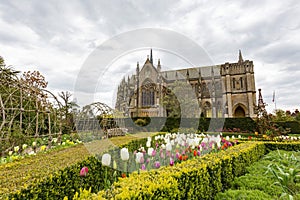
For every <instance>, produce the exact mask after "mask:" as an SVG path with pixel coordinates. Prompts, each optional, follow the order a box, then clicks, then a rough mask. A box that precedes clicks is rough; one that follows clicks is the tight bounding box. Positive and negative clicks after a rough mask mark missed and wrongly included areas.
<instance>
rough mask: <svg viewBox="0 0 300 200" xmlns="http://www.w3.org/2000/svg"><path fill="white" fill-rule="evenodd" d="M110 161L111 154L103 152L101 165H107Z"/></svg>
mask: <svg viewBox="0 0 300 200" xmlns="http://www.w3.org/2000/svg"><path fill="white" fill-rule="evenodd" d="M110 162H111V155H110V154H108V153H105V154H103V156H102V165H104V166H109V165H110Z"/></svg>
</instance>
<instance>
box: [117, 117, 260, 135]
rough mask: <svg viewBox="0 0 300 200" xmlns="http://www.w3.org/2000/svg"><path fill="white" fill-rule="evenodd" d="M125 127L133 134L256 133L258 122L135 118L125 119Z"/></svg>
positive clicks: (233, 119)
mask: <svg viewBox="0 0 300 200" xmlns="http://www.w3.org/2000/svg"><path fill="white" fill-rule="evenodd" d="M122 120H124V123H125V126H126V127H128V128H129V129H130V131H132V132H140V131H163V132H171V131H173V130H176V129H178V128H179V127H180V128H191V127H193V128H194V129H198V130H199V131H202V132H207V131H221V130H223V128H224V129H227V130H229V129H230V130H233V129H239V130H240V131H247V132H254V131H255V129H256V122H255V121H254V120H253V119H252V118H249V117H246V118H203V117H201V118H171V117H168V118H165V117H151V118H149V117H135V118H125V119H122ZM137 120H142V121H144V122H145V123H146V124H145V126H139V125H136V124H135V122H136V121H137Z"/></svg>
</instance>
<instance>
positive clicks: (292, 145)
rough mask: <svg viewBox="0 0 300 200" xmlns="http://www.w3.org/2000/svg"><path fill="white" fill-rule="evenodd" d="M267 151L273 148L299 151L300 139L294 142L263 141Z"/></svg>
mask: <svg viewBox="0 0 300 200" xmlns="http://www.w3.org/2000/svg"><path fill="white" fill-rule="evenodd" d="M264 144H265V146H266V148H267V152H269V151H273V150H277V149H280V150H285V151H300V141H294V142H265V143H264Z"/></svg>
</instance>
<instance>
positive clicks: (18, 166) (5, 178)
mask: <svg viewBox="0 0 300 200" xmlns="http://www.w3.org/2000/svg"><path fill="white" fill-rule="evenodd" d="M147 135H149V134H147ZM137 137H144V136H143V135H139V134H138V135H135V136H134V137H133V136H124V137H119V138H112V139H110V140H109V141H110V142H111V143H113V144H114V145H120V146H122V144H124V143H128V142H129V141H133V140H135V139H136V138H137ZM103 141H104V140H103ZM133 143H135V141H133ZM99 145H101V147H103V149H101V148H99ZM106 147H107V146H105V144H103V143H98V142H97V141H95V142H92V143H89V145H88V148H89V150H91V151H92V152H96V150H95V149H97V152H99V153H100V152H101V151H103V150H104V148H106ZM88 156H90V152H89V151H88V150H87V145H83V144H79V145H76V146H73V147H69V148H64V149H58V150H53V151H50V152H40V153H38V154H37V155H36V156H30V157H25V158H24V159H21V160H15V161H13V162H10V163H6V164H2V165H0V170H1V174H0V180H1V181H0V199H3V198H6V197H7V196H8V195H11V196H15V197H16V198H22V195H23V194H22V195H21V193H20V192H21V190H23V192H25V191H27V192H25V193H30V192H28V190H30V188H38V186H37V185H39V184H42V183H43V182H45V181H47V180H51V179H53V178H54V177H58V176H59V177H61V178H65V176H67V177H66V180H64V181H62V182H64V183H67V184H68V181H70V182H71V181H72V180H71V177H72V176H77V175H78V173H79V172H78V168H79V167H82V165H83V166H84V165H85V164H86V163H89V162H90V163H93V162H94V161H93V160H87V161H86V162H82V161H83V160H85V159H86V158H87V157H88ZM80 164H81V165H80ZM73 165H74V166H75V167H74V171H72V170H71V172H70V173H67V171H68V170H69V169H70V166H73ZM63 169H64V170H63ZM95 170H96V168H95ZM72 173H74V174H72ZM66 174H68V175H66ZM54 180H56V179H55V178H54ZM58 181H59V180H58ZM79 181H81V180H80V179H79ZM52 182H53V180H51V183H52ZM79 183H80V182H79ZM83 184H84V183H83ZM59 185H60V184H58V187H59ZM47 187H48V189H49V190H51V187H54V186H50V185H49V186H47ZM45 190H47V188H45ZM37 191H40V190H37ZM61 191H63V188H61ZM19 193H20V194H19ZM32 193H34V191H32ZM74 193H75V190H73V191H70V194H74ZM63 194H64V193H62V195H63ZM27 199H31V198H29V197H28V198H27Z"/></svg>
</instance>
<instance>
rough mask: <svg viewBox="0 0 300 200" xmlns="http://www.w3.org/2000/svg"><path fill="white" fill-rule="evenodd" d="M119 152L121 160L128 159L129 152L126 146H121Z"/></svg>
mask: <svg viewBox="0 0 300 200" xmlns="http://www.w3.org/2000/svg"><path fill="white" fill-rule="evenodd" d="M120 154H121V159H122V160H123V161H126V160H128V159H129V152H128V149H127V148H125V147H124V148H122V149H121V151H120Z"/></svg>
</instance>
